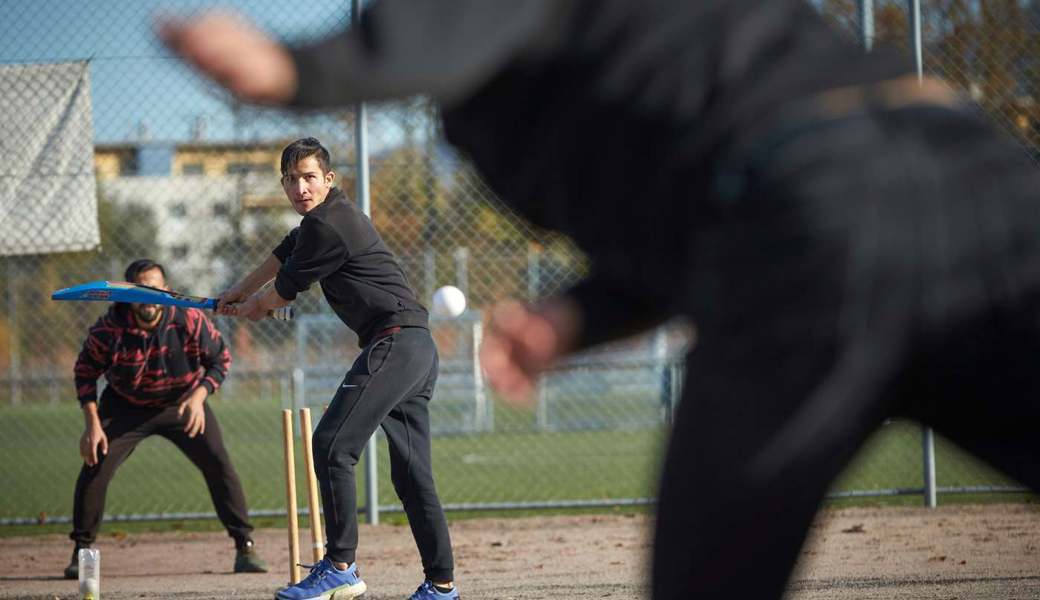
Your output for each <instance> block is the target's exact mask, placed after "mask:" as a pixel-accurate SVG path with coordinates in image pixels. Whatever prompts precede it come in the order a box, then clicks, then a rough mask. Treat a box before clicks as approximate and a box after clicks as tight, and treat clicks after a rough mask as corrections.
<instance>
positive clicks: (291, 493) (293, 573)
mask: <svg viewBox="0 0 1040 600" xmlns="http://www.w3.org/2000/svg"><path fill="white" fill-rule="evenodd" d="M295 437H296V436H295V435H293V414H292V409H289V408H286V409H283V410H282V448H283V450H284V452H285V500H286V513H287V514H286V516H287V517H288V520H289V585H293V584H296V583H299V581H300V523H299V517H298V515H297V507H296V456H295V451H294V448H293V446H294V441H295V440H294V438H295Z"/></svg>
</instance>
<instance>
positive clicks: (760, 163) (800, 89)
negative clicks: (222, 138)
mask: <svg viewBox="0 0 1040 600" xmlns="http://www.w3.org/2000/svg"><path fill="white" fill-rule="evenodd" d="M160 35H161V36H162V37H163V39H164V40H165V42H166V43H167V44H168V45H169V46H170V47H171V48H173V49H174V51H176V52H177V53H179V54H180V55H181V56H183V57H184V58H185V59H186V60H187V61H189V62H191V63H193V64H194V65H195V66H196V67H198V68H199V69H201V70H202V71H203V72H205V73H208V74H209V75H210V76H211V77H213V78H214V79H215V80H217V81H218V82H220V83H222V84H223V85H225V86H226V87H227V88H228V89H230V90H231V91H232V92H233V93H234V94H235V95H236V96H237V97H239V98H241V99H243V100H249V101H253V102H258V103H268V104H286V105H290V106H295V107H299V108H314V107H323V106H333V105H346V104H350V103H353V102H358V101H364V100H381V99H386V98H393V97H400V96H406V95H410V94H427V95H429V96H431V97H432V98H434V99H435V100H437V101H438V102H439V103H440V106H441V108H442V111H443V118H444V129H445V133H446V135H447V138H448V140H449V141H451V142H452V143H453V144H455V145H456V146H457V147H458V148H459V149H460V150H462V151H463V152H464V153H465V154H467V155H468V156H469V157H470V158H471V159H472V160H473V162H474V163H475V164H476V166H477V167H478V169H479V170H480V172H481V174H482V175H483V176H484V177H485V178H486V180H487V182H488V183H489V184H490V186H491V188H492V189H493V190H494V191H495V192H496V193H497V194H498V195H499V197H500V198H501V199H502V200H503V201H504V202H505V203H507V204H508V205H510V206H511V207H513V208H514V209H516V210H517V211H518V212H519V213H520V214H522V215H524V216H526V217H527V218H528V219H530V220H531V221H532V222H534V223H535V224H537V225H540V226H543V227H546V228H551V229H555V230H559V231H562V232H564V233H566V234H568V235H570V236H571V237H572V238H573V239H574V240H575V241H576V242H577V243H578V244H579V245H580V246H581V247H582V248H583V249H584V250H585V251H586V252H587V253H588V255H589V256H590V258H591V262H592V264H591V274H590V276H589V277H588V278H587V279H586V280H585V281H583V282H581V283H580V284H578V285H577V286H576V287H575V288H573V289H571V290H570V291H568V292H567V293H565V294H563V295H560V296H558V297H555V298H550V299H547V300H545V301H544V302H541V303H538V304H535V305H526V306H525V305H521V304H516V303H507V304H505V305H502V306H500V307H499V308H498V309H497V310H496V311H494V314H493V317H492V321H491V323H490V325H489V329H488V331H487V333H486V334H485V338H484V348H483V365H484V367H485V368H486V371H487V374H488V377H489V380H490V381H491V382H492V383H493V384H494V385H495V386H496V387H497V388H498V389H499V390H500V391H502V392H504V393H506V394H509V395H511V396H514V397H524V396H525V395H527V394H528V393H529V392H530V391H531V389H532V386H533V385H534V381H535V379H536V377H537V376H538V374H539V373H540V372H541V371H542V370H543V369H545V368H546V367H547V366H548V365H550V364H551V363H552V362H553V361H554V360H556V359H557V358H558V357H560V356H562V355H564V354H566V353H569V352H574V351H577V350H581V349H583V348H587V347H589V346H592V345H594V344H598V343H601V342H604V341H607V340H611V339H616V338H618V337H620V336H625V335H629V334H632V333H635V332H638V331H643V330H646V329H647V328H649V327H652V326H654V325H656V324H659V323H661V322H662V321H664V320H666V319H669V318H671V317H675V316H685V317H689V318H690V319H692V320H693V322H694V323H695V325H696V326H697V330H698V346H697V348H696V350H694V351H692V352H691V353H690V354H689V356H688V357H687V365H686V373H687V380H686V382H685V383H686V385H685V388H684V398H683V401H682V403H681V405H680V407H679V409H678V414H677V417H676V422H675V426H674V430H673V433H672V437H671V441H670V445H669V449H668V453H667V457H666V459H665V464H664V472H663V475H662V478H661V483H660V493H659V505H658V512H657V527H656V533H655V537H654V550H653V575H652V585H653V593H654V597H655V598H657V599H659V600H665V599H668V600H671V599H678V598H690V597H696V598H716V597H717V598H779V597H780V596H781V595H782V594H783V592H784V589H785V584H786V581H787V579H788V577H789V575H790V573H791V570H792V568H793V567H794V565H795V562H796V560H797V558H798V555H799V549H800V547H801V545H802V543H803V541H804V539H805V535H806V531H807V529H808V527H809V525H810V523H811V520H812V518H813V516H814V514H815V512H816V510H817V508H818V506H819V505H820V502H821V500H822V499H823V498H824V495H825V494H826V492H827V490H828V488H829V486H830V485H831V482H832V481H833V480H834V478H835V476H836V475H837V474H838V473H839V472H840V471H841V470H842V468H843V467H844V466H845V465H846V464H847V463H848V462H849V460H850V458H851V457H852V456H853V455H854V453H855V452H856V451H857V449H859V448H860V447H861V445H862V444H863V442H864V440H865V439H866V438H867V437H868V436H869V435H870V434H871V433H872V432H874V431H875V430H876V429H877V428H878V427H879V426H880V425H881V424H882V422H883V421H884V420H885V419H886V418H888V417H890V416H893V415H899V416H905V417H910V418H915V419H918V420H920V421H922V422H925V423H927V424H929V425H931V426H933V427H935V428H936V429H937V430H938V431H939V432H941V433H942V434H944V435H946V436H948V437H949V438H950V439H952V440H953V441H955V442H956V443H958V444H960V445H961V446H962V447H964V448H966V449H968V450H969V451H971V452H973V453H974V454H975V455H976V456H979V457H981V458H983V459H985V460H987V461H989V462H990V463H991V464H992V465H994V466H996V467H998V468H1000V469H1002V470H1003V471H1004V472H1005V473H1008V474H1010V475H1012V476H1014V477H1016V478H1018V479H1019V480H1020V481H1022V482H1023V483H1025V484H1028V485H1029V486H1031V487H1033V488H1034V489H1040V452H1038V442H1037V441H1036V435H1035V433H1034V431H1033V429H1034V425H1035V423H1036V422H1037V420H1038V418H1040V372H1038V370H1037V369H1036V368H1035V366H1034V365H1033V362H1034V361H1035V357H1036V356H1037V355H1040V329H1038V327H1040V320H1038V319H1037V308H1038V307H1040V303H1038V300H1040V212H1038V210H1037V200H1036V190H1037V189H1040V179H1038V177H1037V174H1036V172H1035V170H1034V167H1033V165H1032V164H1031V163H1030V162H1029V161H1028V159H1027V158H1026V157H1025V156H1024V154H1023V153H1022V151H1021V150H1020V149H1019V148H1017V147H1015V145H1014V144H1013V143H1010V142H1009V141H1008V140H1005V139H1003V138H1002V137H1001V136H1000V135H998V134H996V133H995V132H994V131H992V130H991V128H990V127H989V126H988V125H986V124H985V123H983V122H982V121H981V120H980V118H979V117H977V116H976V114H975V111H974V110H973V109H971V108H968V107H967V106H964V105H962V104H961V103H960V102H959V101H958V99H957V98H955V97H954V95H953V94H952V93H951V92H950V91H949V89H948V88H947V87H946V86H945V85H944V84H942V83H941V82H938V81H935V80H932V79H927V78H926V79H924V80H923V81H921V82H919V81H918V79H917V77H916V76H915V75H913V70H912V68H911V66H910V64H909V62H908V61H907V60H905V59H904V58H903V57H900V56H897V55H894V54H889V53H886V52H882V51H878V52H875V53H872V54H871V55H869V56H868V55H865V54H864V53H863V52H862V50H861V49H860V48H858V47H857V46H855V45H854V44H853V43H852V42H851V40H845V39H843V38H842V37H841V36H840V35H839V34H838V33H836V32H834V31H832V30H831V28H830V27H829V26H828V25H827V24H826V23H825V22H824V20H823V19H822V17H821V16H819V15H818V14H817V13H816V12H815V11H814V9H813V8H812V7H811V6H809V5H808V3H805V2H802V1H800V0H768V1H767V0H705V1H702V2H685V1H680V0H648V1H647V2H629V1H624V0H598V1H592V0H528V1H521V2H514V1H506V0H456V1H448V0H443V1H441V2H414V1H407V0H396V1H395V0H384V1H383V2H378V3H374V4H373V6H372V7H371V8H370V9H368V10H367V11H366V12H365V14H364V16H363V19H362V22H361V25H360V26H359V27H354V28H350V29H348V30H346V31H344V32H342V33H341V34H339V35H334V36H332V37H329V38H327V39H324V40H321V41H318V42H316V43H313V44H309V45H301V46H297V47H292V48H289V47H285V46H282V45H280V44H278V43H277V42H275V41H273V40H271V39H270V38H268V37H266V36H265V35H263V34H261V33H259V32H258V31H257V30H255V29H253V28H252V27H250V26H248V25H245V24H243V23H242V22H240V21H238V20H236V19H235V18H234V17H231V16H228V15H226V14H209V15H204V16H201V17H199V18H196V19H193V20H190V21H186V22H177V21H169V22H166V23H165V24H163V25H161V28H160Z"/></svg>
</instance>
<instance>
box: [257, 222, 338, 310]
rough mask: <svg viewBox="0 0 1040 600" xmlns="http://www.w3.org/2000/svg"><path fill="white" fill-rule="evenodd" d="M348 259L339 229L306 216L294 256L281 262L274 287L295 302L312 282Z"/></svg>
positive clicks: (293, 251) (299, 229)
mask: <svg viewBox="0 0 1040 600" xmlns="http://www.w3.org/2000/svg"><path fill="white" fill-rule="evenodd" d="M290 235H292V234H290ZM287 239H288V238H287ZM283 244H284V242H283ZM279 247H281V246H279ZM276 250H277V249H276ZM275 256H277V254H275ZM349 257H350V253H349V251H348V250H347V245H346V243H344V241H343V238H342V237H340V235H339V234H338V233H337V232H336V230H334V229H333V228H332V227H330V226H329V225H328V224H327V223H324V222H322V221H319V220H317V219H313V218H307V217H304V219H303V222H302V223H300V227H299V228H298V232H297V234H296V243H295V244H294V247H293V250H292V253H291V254H290V255H289V257H288V258H287V259H286V260H284V261H282V268H281V269H279V270H278V275H277V276H276V277H275V280H274V287H275V289H276V290H277V291H278V295H279V296H281V297H282V298H285V299H286V300H293V299H295V298H296V295H297V294H298V293H300V292H302V291H304V290H306V289H307V288H309V287H310V286H311V284H312V283H314V282H315V281H318V280H320V279H322V278H323V277H326V276H328V275H329V274H331V273H332V272H334V271H335V270H336V269H338V268H339V267H340V266H341V265H342V264H343V262H344V261H346V260H347V258H349Z"/></svg>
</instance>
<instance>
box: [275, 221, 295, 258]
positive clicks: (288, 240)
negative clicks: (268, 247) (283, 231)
mask: <svg viewBox="0 0 1040 600" xmlns="http://www.w3.org/2000/svg"><path fill="white" fill-rule="evenodd" d="M299 233H300V228H299V227H293V230H292V231H290V232H289V234H288V235H286V236H285V238H283V239H282V242H281V243H280V244H278V246H277V247H276V248H275V249H274V250H272V251H271V254H274V256H275V258H277V259H278V261H279V262H281V263H282V264H285V261H286V260H288V259H289V256H290V255H291V254H292V251H293V248H295V247H296V236H297V235H299Z"/></svg>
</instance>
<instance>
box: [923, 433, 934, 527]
mask: <svg viewBox="0 0 1040 600" xmlns="http://www.w3.org/2000/svg"><path fill="white" fill-rule="evenodd" d="M921 445H922V446H923V447H922V455H923V456H924V505H925V506H927V507H928V508H935V506H936V504H938V501H937V498H936V486H935V434H934V432H933V431H932V428H931V427H927V426H925V427H921Z"/></svg>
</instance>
